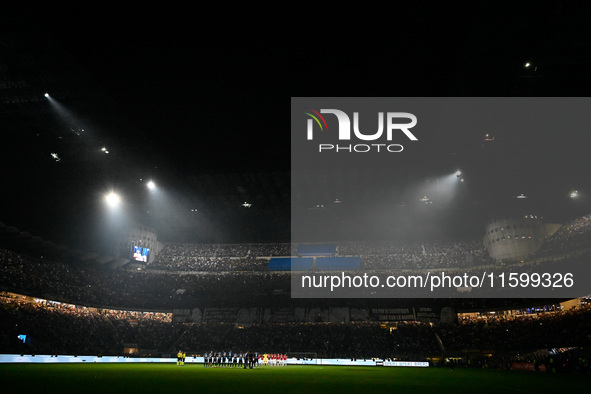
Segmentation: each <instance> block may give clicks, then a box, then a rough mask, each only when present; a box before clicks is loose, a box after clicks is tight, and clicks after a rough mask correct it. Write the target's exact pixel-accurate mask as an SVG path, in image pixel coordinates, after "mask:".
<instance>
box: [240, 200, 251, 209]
mask: <svg viewBox="0 0 591 394" xmlns="http://www.w3.org/2000/svg"><path fill="white" fill-rule="evenodd" d="M241 205H242V206H243V207H244V208H250V207H252V204H250V203H247V202H246V201H244V204H241Z"/></svg>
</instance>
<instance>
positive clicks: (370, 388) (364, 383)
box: [0, 363, 591, 394]
mask: <svg viewBox="0 0 591 394" xmlns="http://www.w3.org/2000/svg"><path fill="white" fill-rule="evenodd" d="M0 376H1V377H2V378H1V380H0V385H1V386H0V392H2V393H19V394H22V393H60V394H65V393H84V394H86V393H109V394H117V393H126V394H129V393H164V392H168V393H171V392H202V393H234V394H247V393H257V394H261V393H266V392H274V393H282V394H283V393H299V394H301V393H305V394H309V393H340V394H342V393H363V394H370V393H386V392H398V393H425V394H426V393H429V392H434V393H435V392H436V393H438V394H445V393H454V394H457V393H458V392H478V393H495V394H499V393H557V392H565V393H586V392H589V390H590V387H591V376H589V375H573V374H569V375H566V374H564V375H563V374H548V373H534V372H526V371H497V370H484V369H461V368H456V369H455V370H453V371H452V370H450V369H449V368H404V367H335V366H333V367H327V366H324V367H323V366H287V367H283V368H282V367H259V368H258V369H253V370H245V369H232V368H204V367H203V365H201V364H187V365H185V366H182V367H179V366H176V365H174V364H139V363H138V364H0Z"/></svg>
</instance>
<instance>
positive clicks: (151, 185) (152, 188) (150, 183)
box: [147, 181, 156, 190]
mask: <svg viewBox="0 0 591 394" xmlns="http://www.w3.org/2000/svg"><path fill="white" fill-rule="evenodd" d="M147 186H148V189H150V190H154V189H155V188H156V185H155V184H154V182H152V181H150V182H148V185H147Z"/></svg>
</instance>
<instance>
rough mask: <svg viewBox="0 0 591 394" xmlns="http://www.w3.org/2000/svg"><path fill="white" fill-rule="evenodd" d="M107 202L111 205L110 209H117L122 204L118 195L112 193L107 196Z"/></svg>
mask: <svg viewBox="0 0 591 394" xmlns="http://www.w3.org/2000/svg"><path fill="white" fill-rule="evenodd" d="M105 201H106V202H107V205H109V206H110V207H116V206H117V205H119V203H120V202H121V198H120V197H119V195H118V194H116V193H114V192H110V193H109V194H107V195H106V196H105Z"/></svg>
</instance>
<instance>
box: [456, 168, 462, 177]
mask: <svg viewBox="0 0 591 394" xmlns="http://www.w3.org/2000/svg"><path fill="white" fill-rule="evenodd" d="M461 175H462V171H460V170H457V171H456V177H458V178H459V177H460V176H461Z"/></svg>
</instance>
